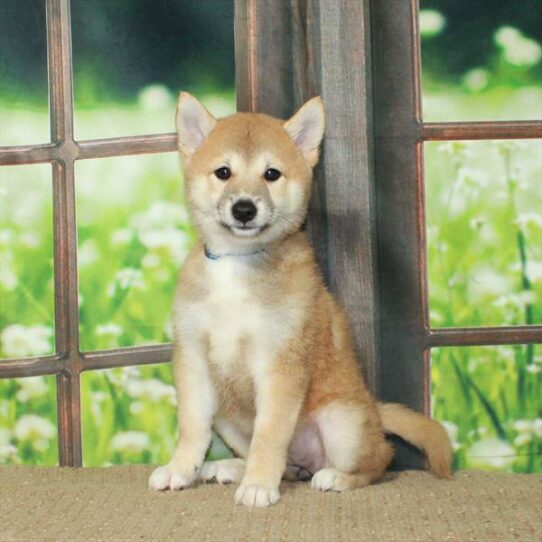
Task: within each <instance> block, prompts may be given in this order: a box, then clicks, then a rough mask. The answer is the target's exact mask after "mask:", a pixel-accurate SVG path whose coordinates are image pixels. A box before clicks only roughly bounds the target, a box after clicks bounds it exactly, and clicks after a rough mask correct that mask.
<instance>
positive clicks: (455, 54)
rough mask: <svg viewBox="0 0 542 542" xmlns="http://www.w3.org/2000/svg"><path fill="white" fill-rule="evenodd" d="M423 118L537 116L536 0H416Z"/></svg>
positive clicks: (540, 17) (541, 89)
mask: <svg viewBox="0 0 542 542" xmlns="http://www.w3.org/2000/svg"><path fill="white" fill-rule="evenodd" d="M420 8H421V11H420V32H421V38H422V64H423V71H422V85H423V117H424V120H426V121H461V120H464V121H474V120H522V119H540V118H542V86H541V85H542V67H541V66H542V65H541V61H542V47H541V42H542V3H541V2H539V0H522V1H521V2H503V1H502V0H478V1H477V2H469V3H468V5H465V2H457V1H456V0H421V1H420Z"/></svg>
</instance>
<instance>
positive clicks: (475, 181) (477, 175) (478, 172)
mask: <svg viewBox="0 0 542 542" xmlns="http://www.w3.org/2000/svg"><path fill="white" fill-rule="evenodd" d="M457 180H458V183H459V184H461V185H464V186H466V187H469V188H478V187H482V188H484V187H486V186H487V184H488V176H487V172H486V171H484V170H483V169H476V168H471V167H468V166H463V167H461V168H460V170H459V174H458V179H457Z"/></svg>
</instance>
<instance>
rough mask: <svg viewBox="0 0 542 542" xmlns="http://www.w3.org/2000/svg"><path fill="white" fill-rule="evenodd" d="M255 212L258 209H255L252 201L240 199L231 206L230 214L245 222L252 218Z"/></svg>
mask: <svg viewBox="0 0 542 542" xmlns="http://www.w3.org/2000/svg"><path fill="white" fill-rule="evenodd" d="M257 212H258V209H256V205H254V203H252V201H250V200H249V199H240V200H239V201H237V202H236V203H235V204H234V205H233V207H232V208H231V214H232V215H233V217H234V218H235V219H237V220H239V221H240V222H242V223H243V224H246V223H247V222H249V221H250V220H252V219H253V218H254V217H255V216H256V213H257Z"/></svg>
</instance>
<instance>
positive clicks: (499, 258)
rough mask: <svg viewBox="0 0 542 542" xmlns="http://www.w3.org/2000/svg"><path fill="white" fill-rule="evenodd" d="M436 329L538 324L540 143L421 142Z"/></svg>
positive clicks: (541, 315)
mask: <svg viewBox="0 0 542 542" xmlns="http://www.w3.org/2000/svg"><path fill="white" fill-rule="evenodd" d="M425 175H426V194H427V230H428V259H429V262H428V264H429V301H430V315H431V325H432V326H435V327H450V326H480V325H518V324H540V323H542V302H541V300H542V141H541V140H523V141H476V142H457V141H452V142H447V143H427V144H426V145H425Z"/></svg>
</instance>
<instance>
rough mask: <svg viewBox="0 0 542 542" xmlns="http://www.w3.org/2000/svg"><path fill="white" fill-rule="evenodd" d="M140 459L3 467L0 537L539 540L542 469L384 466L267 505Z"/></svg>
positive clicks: (287, 489) (288, 491)
mask: <svg viewBox="0 0 542 542" xmlns="http://www.w3.org/2000/svg"><path fill="white" fill-rule="evenodd" d="M150 472H151V468H150V467H146V466H126V467H112V468H108V469H71V468H37V467H1V468H0V540H1V541H2V542H9V541H13V540H16V541H25V542H26V541H49V540H70V541H77V542H79V541H86V540H107V541H118V540H130V541H131V540H139V541H146V540H152V541H165V540H177V541H180V542H192V541H196V542H197V541H200V540H205V541H215V540H216V541H228V540H232V541H233V540H235V541H239V542H244V541H246V542H249V541H250V542H252V541H257V542H260V541H268V540H269V541H292V542H305V541H306V542H309V541H310V542H317V541H330V542H335V541H337V542H339V541H356V542H358V541H359V542H362V541H363V542H372V541H382V542H393V541H397V542H414V541H420V542H429V541H438V542H442V541H457V542H466V541H471V540H476V541H479V542H496V541H503V542H511V541H537V542H539V541H541V540H542V515H541V510H542V476H541V475H513V474H499V473H484V472H460V473H457V474H456V476H455V479H454V480H453V481H451V482H446V481H440V480H436V479H435V478H433V477H432V476H430V475H429V474H426V473H423V472H414V471H410V472H403V473H401V474H390V475H389V476H388V478H387V479H386V480H385V481H383V482H382V483H380V484H376V485H373V486H371V487H368V488H364V489H360V490H356V491H351V492H348V493H344V494H335V493H320V492H317V491H313V490H311V489H310V487H309V485H308V484H306V483H298V484H286V483H284V484H283V485H282V487H281V490H282V499H281V501H280V502H279V503H278V504H277V505H276V506H274V507H272V508H270V509H247V508H243V507H240V506H236V505H235V504H234V503H233V494H234V491H235V488H234V487H233V486H231V487H230V486H219V485H214V484H208V485H200V486H198V487H196V488H194V489H190V490H186V491H182V492H179V493H173V492H169V491H168V492H163V493H154V492H150V491H148V490H147V479H148V476H149V473H150Z"/></svg>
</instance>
